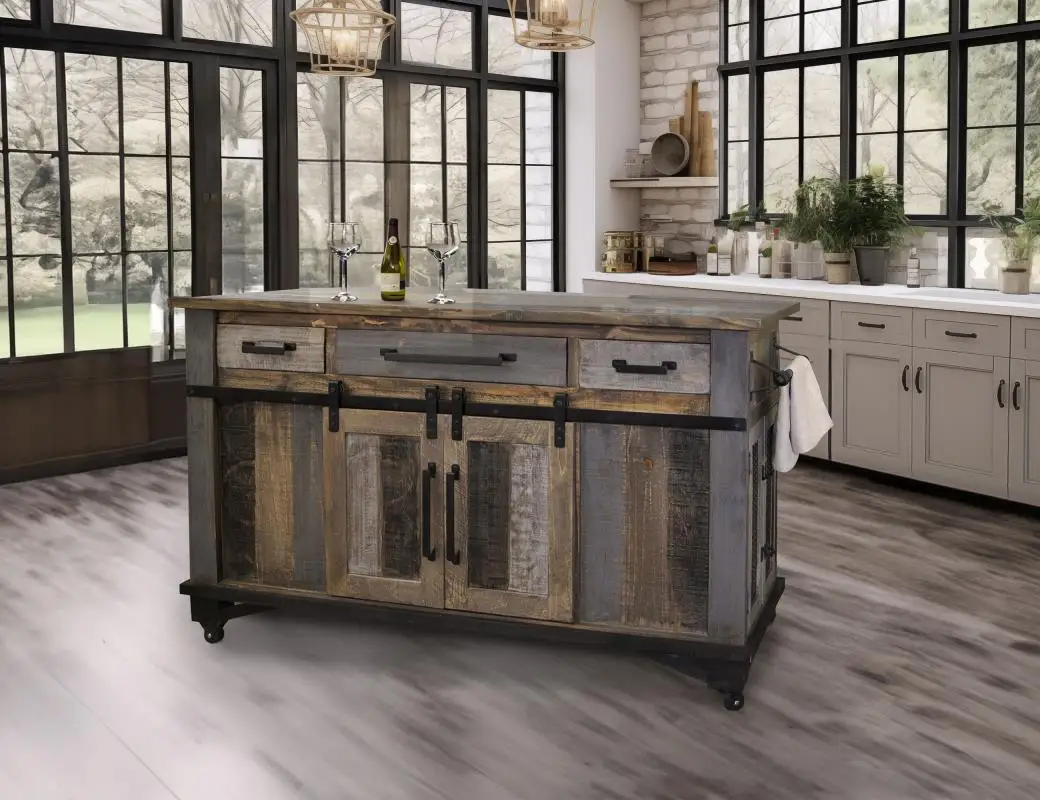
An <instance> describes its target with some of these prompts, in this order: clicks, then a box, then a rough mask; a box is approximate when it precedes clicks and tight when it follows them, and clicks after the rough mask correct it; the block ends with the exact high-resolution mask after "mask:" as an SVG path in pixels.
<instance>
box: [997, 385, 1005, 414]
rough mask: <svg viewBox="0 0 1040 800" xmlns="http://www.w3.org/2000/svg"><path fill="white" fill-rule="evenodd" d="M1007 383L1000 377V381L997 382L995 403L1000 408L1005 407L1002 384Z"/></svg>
mask: <svg viewBox="0 0 1040 800" xmlns="http://www.w3.org/2000/svg"><path fill="white" fill-rule="evenodd" d="M1006 385H1007V381H1006V380H1004V379H1003V378H1001V379H1000V383H998V384H997V405H998V406H1000V407H1001V408H1005V407H1006V406H1005V404H1004V386H1006Z"/></svg>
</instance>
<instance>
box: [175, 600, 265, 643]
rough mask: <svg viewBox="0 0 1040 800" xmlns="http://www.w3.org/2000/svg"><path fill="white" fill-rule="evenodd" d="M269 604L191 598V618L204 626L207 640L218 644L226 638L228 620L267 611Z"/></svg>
mask: <svg viewBox="0 0 1040 800" xmlns="http://www.w3.org/2000/svg"><path fill="white" fill-rule="evenodd" d="M268 609H269V607H268V606H259V605H253V604H251V603H231V602H228V601H225V600H208V599H205V598H201V597H192V598H191V619H192V622H197V623H199V624H200V625H201V626H202V630H203V633H204V634H205V637H206V641H207V642H209V643H210V644H216V643H217V642H219V641H220V640H221V639H223V638H224V625H226V624H227V622H228V620H231V619H235V618H236V617H245V616H247V615H249V614H258V613H259V612H261V611H267V610H268Z"/></svg>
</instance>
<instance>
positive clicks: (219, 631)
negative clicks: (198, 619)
mask: <svg viewBox="0 0 1040 800" xmlns="http://www.w3.org/2000/svg"><path fill="white" fill-rule="evenodd" d="M205 635H206V641H207V642H209V643H210V644H216V643H217V642H219V641H220V640H221V639H223V638H224V626H223V625H221V626H220V627H214V628H206V634H205Z"/></svg>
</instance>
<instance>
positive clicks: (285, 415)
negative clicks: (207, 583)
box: [255, 403, 296, 586]
mask: <svg viewBox="0 0 1040 800" xmlns="http://www.w3.org/2000/svg"><path fill="white" fill-rule="evenodd" d="M292 411H293V408H292V406H287V405H275V404H273V403H258V404H257V406H256V410H255V415H256V418H255V425H256V461H255V465H256V566H257V575H258V578H259V581H260V583H262V584H264V585H266V586H291V585H292V579H293V471H294V470H295V468H296V463H295V459H294V458H293V430H292Z"/></svg>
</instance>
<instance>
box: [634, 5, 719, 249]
mask: <svg viewBox="0 0 1040 800" xmlns="http://www.w3.org/2000/svg"><path fill="white" fill-rule="evenodd" d="M639 27H640V65H639V66H640V73H641V78H642V80H641V84H640V107H641V123H640V132H639V135H640V138H641V140H642V141H643V142H644V143H648V142H652V141H653V140H654V139H655V138H656V137H657V136H660V135H661V134H662V133H665V132H667V131H668V120H669V119H671V118H672V117H681V116H682V115H683V111H684V105H685V98H686V86H687V84H688V83H689V82H690V81H698V82H699V87H698V88H699V91H700V109H701V110H702V111H710V112H711V114H712V118H713V127H714V129H715V145H716V154H717V152H718V142H719V106H718V104H719V78H718V74H717V73H716V71H715V70H716V68H717V67H718V63H719V4H718V0H653V2H651V3H645V4H644V5H643V6H642V19H641V20H640V26H639ZM718 206H719V192H718V190H717V189H653V190H649V191H645V192H643V203H642V209H641V213H642V214H643V215H644V216H646V215H662V214H663V215H668V216H670V217H671V218H672V222H666V223H657V224H656V227H657V230H658V231H659V232H661V233H664V234H666V235H668V236H669V237H681V239H682V240H684V241H686V242H688V243H689V244H691V245H692V246H693V249H694V250H695V251H696V252H698V253H703V252H705V250H706V248H707V242H708V240H709V239H710V238H711V236H712V235H713V233H714V231H713V227H712V225H711V221H712V220H714V219H715V218H716V217H717V216H718V214H719V208H718Z"/></svg>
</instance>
